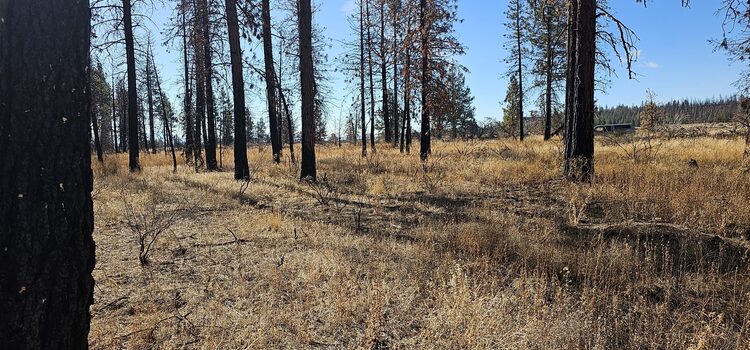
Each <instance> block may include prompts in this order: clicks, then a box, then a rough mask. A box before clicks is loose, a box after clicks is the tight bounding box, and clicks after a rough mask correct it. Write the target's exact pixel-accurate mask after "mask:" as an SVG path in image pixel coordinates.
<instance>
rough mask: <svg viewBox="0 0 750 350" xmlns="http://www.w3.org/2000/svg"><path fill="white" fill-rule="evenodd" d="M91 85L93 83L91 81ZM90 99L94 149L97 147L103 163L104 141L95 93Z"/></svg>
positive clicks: (100, 161) (98, 156)
mask: <svg viewBox="0 0 750 350" xmlns="http://www.w3.org/2000/svg"><path fill="white" fill-rule="evenodd" d="M89 85H91V82H90V81H89ZM89 100H90V101H91V127H92V128H93V129H94V130H93V131H94V149H96V159H97V160H98V161H99V163H103V162H104V152H103V150H102V142H101V140H100V139H99V121H98V120H97V119H98V118H99V113H98V110H97V109H96V103H97V101H94V97H93V94H92V95H91V98H90V99H89Z"/></svg>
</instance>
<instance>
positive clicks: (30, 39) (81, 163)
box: [0, 0, 94, 349]
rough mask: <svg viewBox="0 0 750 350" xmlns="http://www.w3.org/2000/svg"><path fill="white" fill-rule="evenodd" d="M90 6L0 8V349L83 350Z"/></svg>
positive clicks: (88, 233)
mask: <svg viewBox="0 0 750 350" xmlns="http://www.w3.org/2000/svg"><path fill="white" fill-rule="evenodd" d="M89 50H90V10H89V2H88V1H87V0H67V1H46V0H24V1H2V2H0V193H2V195H0V218H2V223H0V315H1V316H0V347H2V348H4V349H86V348H88V341H87V337H88V333H89V322H90V319H91V316H90V314H89V305H91V303H92V301H93V292H94V279H93V278H92V275H91V273H92V270H93V268H94V241H93V239H92V232H93V229H94V219H93V209H92V199H91V190H92V186H93V181H92V172H91V152H90V149H89V136H90V135H89V126H90V124H89V123H90V119H89V118H90V117H91V115H90V101H89V98H90V95H89V94H90V92H89V79H88V67H89V63H90V59H89Z"/></svg>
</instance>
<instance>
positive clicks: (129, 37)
mask: <svg viewBox="0 0 750 350" xmlns="http://www.w3.org/2000/svg"><path fill="white" fill-rule="evenodd" d="M130 1H131V0H122V11H123V23H124V25H125V56H126V57H127V58H126V60H127V66H128V67H127V70H128V118H127V121H128V159H129V161H128V165H129V167H130V171H131V172H139V171H141V163H140V160H139V152H138V149H139V148H138V91H136V84H137V80H136V77H135V44H134V41H133V21H132V8H131V3H130ZM120 127H122V125H121V126H120Z"/></svg>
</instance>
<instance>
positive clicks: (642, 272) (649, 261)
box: [89, 138, 750, 349]
mask: <svg viewBox="0 0 750 350" xmlns="http://www.w3.org/2000/svg"><path fill="white" fill-rule="evenodd" d="M379 147H380V148H379V150H378V153H377V155H375V156H372V157H370V158H368V159H361V158H360V157H359V152H360V151H359V148H358V147H356V146H344V147H343V148H336V147H332V146H319V147H318V149H317V151H318V174H319V177H320V178H321V179H323V180H322V181H321V183H320V184H317V185H310V184H307V183H301V182H299V181H298V175H297V173H296V171H295V170H294V168H293V167H291V166H290V165H289V164H281V165H273V164H272V162H271V157H270V153H271V152H270V150H269V149H268V148H266V149H264V150H262V153H261V152H260V150H259V149H257V148H253V149H251V150H250V151H251V152H250V156H251V160H250V164H251V168H253V169H255V174H254V178H253V180H252V181H251V182H250V183H248V184H245V185H244V186H243V183H241V182H236V181H234V180H233V176H232V175H233V174H232V172H231V166H230V165H227V163H229V162H231V161H228V160H231V159H232V158H231V154H227V153H225V154H224V156H223V159H224V168H225V171H224V172H216V173H205V172H201V173H195V172H194V171H193V170H192V169H190V168H189V167H184V166H181V167H180V169H179V171H178V172H177V173H176V174H172V172H171V163H170V162H171V159H170V158H168V157H166V156H165V155H163V153H160V154H158V155H144V156H143V157H142V165H143V172H142V173H141V174H136V175H131V174H129V173H128V172H127V163H126V162H127V159H126V158H125V156H124V155H121V156H117V157H116V156H112V155H110V156H109V157H108V158H107V159H106V161H105V163H104V165H98V164H95V170H94V173H95V187H94V200H95V223H96V229H95V232H94V239H95V240H96V244H97V249H96V254H97V264H96V268H95V270H94V277H95V279H96V287H95V304H94V305H93V306H92V307H91V310H92V314H93V319H92V329H91V334H90V337H89V341H90V344H91V346H92V348H95V349H116V348H127V349H174V348H180V349H181V348H185V349H246V348H250V349H308V348H310V349H344V348H347V349H348V348H368V349H386V348H394V349H395V348H399V349H411V348H421V349H432V348H434V349H469V348H480V349H482V348H485V349H583V348H586V349H613V348H642V349H688V348H691V349H730V348H747V346H748V345H747V344H750V329H749V328H750V269H749V268H748V265H749V264H750V262H748V249H750V241H749V239H750V174H747V173H745V172H743V171H742V170H741V169H740V167H739V164H740V163H741V161H742V150H743V143H742V142H741V141H740V140H739V139H713V138H693V139H683V140H672V141H664V144H663V145H662V146H661V147H660V148H659V152H658V154H655V155H654V159H652V160H649V161H643V162H633V161H631V160H630V159H628V157H627V156H626V155H625V153H624V151H623V150H622V149H621V148H619V147H617V146H616V145H598V149H597V154H596V166H597V176H596V179H595V182H594V183H593V184H592V185H577V184H570V183H567V182H565V181H563V180H561V177H560V175H559V174H560V173H561V170H560V164H561V163H562V160H561V149H562V144H561V142H560V141H559V140H555V141H553V142H548V143H544V142H542V141H541V140H540V139H538V138H531V139H530V140H528V141H526V142H524V143H518V142H516V141H483V142H477V143H463V142H442V143H440V142H439V143H436V144H435V145H434V146H433V147H434V148H433V155H432V158H431V160H430V162H429V163H427V164H426V165H423V164H422V163H421V162H419V160H418V156H417V155H411V156H404V155H400V154H399V153H398V151H397V150H392V149H391V148H390V147H388V146H385V145H379ZM285 152H287V150H285ZM286 155H287V156H288V153H287V154H286ZM691 160H695V161H697V164H698V167H695V166H691V164H690V163H691ZM181 165H182V164H181ZM137 232H145V234H144V235H145V236H146V237H148V236H149V235H153V234H154V233H160V234H159V236H158V238H157V239H156V240H155V242H154V244H153V245H152V246H151V249H150V251H149V252H148V254H147V255H146V256H145V257H146V259H145V260H144V261H146V262H147V264H145V265H143V266H141V264H140V263H139V244H138V242H137V241H138V234H137Z"/></svg>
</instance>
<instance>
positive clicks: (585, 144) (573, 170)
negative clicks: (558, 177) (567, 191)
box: [563, 0, 596, 182]
mask: <svg viewBox="0 0 750 350" xmlns="http://www.w3.org/2000/svg"><path fill="white" fill-rule="evenodd" d="M568 11H569V13H568V16H569V18H570V19H571V20H570V28H571V30H569V32H570V34H569V38H568V40H569V42H568V55H569V56H568V81H567V85H566V91H567V94H568V99H569V100H568V101H567V105H566V116H565V122H566V137H565V158H564V159H565V162H564V167H563V168H564V172H565V176H566V177H567V178H568V179H570V180H573V181H584V182H585V181H590V180H591V178H592V177H593V175H594V108H595V107H594V81H595V76H594V68H595V65H596V59H595V55H596V1H595V0H571V1H570V4H569V10H568Z"/></svg>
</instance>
